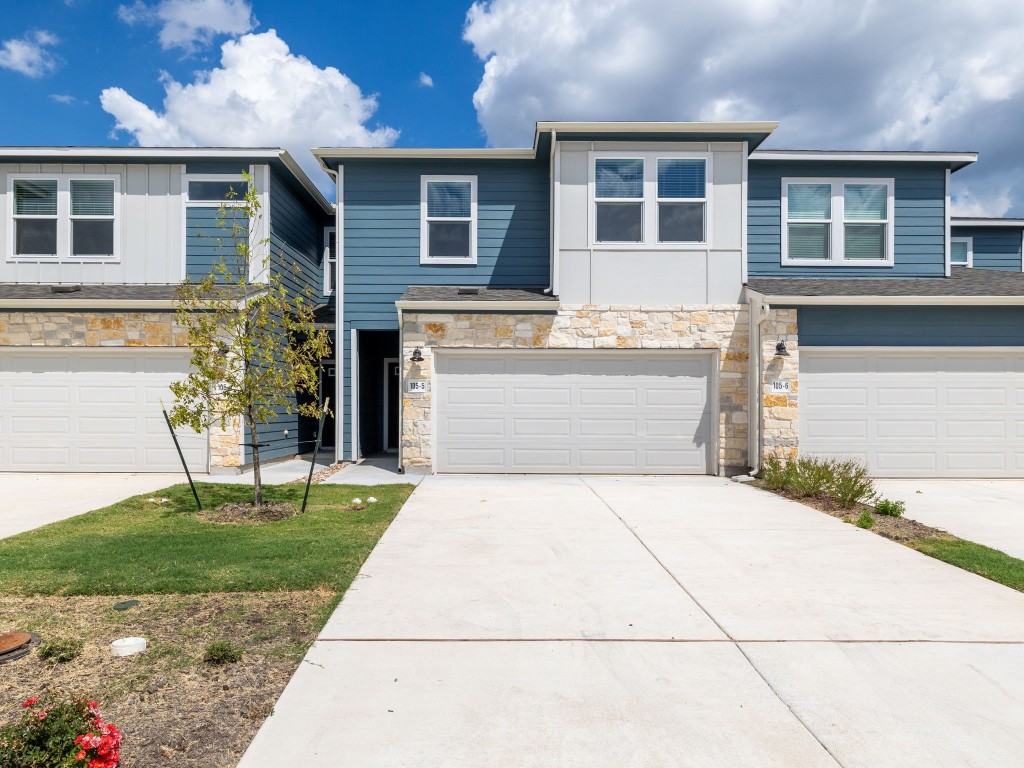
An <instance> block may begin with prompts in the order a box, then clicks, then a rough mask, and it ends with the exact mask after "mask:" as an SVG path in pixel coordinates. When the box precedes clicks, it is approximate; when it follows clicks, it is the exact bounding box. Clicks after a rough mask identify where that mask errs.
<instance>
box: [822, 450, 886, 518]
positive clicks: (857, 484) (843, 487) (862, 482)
mask: <svg viewBox="0 0 1024 768" xmlns="http://www.w3.org/2000/svg"><path fill="white" fill-rule="evenodd" d="M831 471H832V477H831V482H830V484H829V488H828V495H829V496H831V497H832V498H833V499H834V500H835V501H836V503H837V504H839V506H840V507H842V508H843V509H852V508H853V507H855V506H856V505H857V504H870V503H871V502H872V501H874V499H875V498H876V497H877V496H878V493H877V491H875V481H874V480H872V479H871V476H870V475H868V470H867V468H866V467H865V466H864V465H863V464H861V463H860V462H858V461H842V462H832V467H831Z"/></svg>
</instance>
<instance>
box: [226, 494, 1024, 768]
mask: <svg viewBox="0 0 1024 768" xmlns="http://www.w3.org/2000/svg"><path fill="white" fill-rule="evenodd" d="M1022 722H1024V595H1021V594H1019V593H1017V592H1014V591H1012V590H1009V589H1007V588H1005V587H1001V586H999V585H997V584H994V583H992V582H989V581H986V580H985V579H982V578H980V577H977V576H974V575H972V574H968V573H965V572H963V571H960V570H958V569H956V568H953V567H951V566H947V565H945V564H943V563H940V562H937V561H935V560H931V559H929V558H927V557H925V556H923V555H920V554H918V553H916V552H913V551H911V550H909V549H906V548H904V547H902V546H900V545H898V544H894V543H892V542H889V541H887V540H884V539H882V538H880V537H878V536H875V535H874V534H871V533H869V532H867V531H862V530H860V529H858V528H855V527H854V526H851V525H847V524H844V523H842V522H840V521H838V520H836V519H834V518H831V517H828V516H827V515H823V514H821V513H819V512H816V511H814V510H810V509H808V508H806V507H804V506H802V505H799V504H796V503H794V502H789V501H786V500H784V499H781V498H779V497H776V496H773V495H770V494H767V493H763V492H760V491H757V490H755V489H752V488H748V487H744V486H740V485H739V484H736V483H731V482H728V481H725V480H721V479H717V478H704V477H702V478H634V479H629V478H587V479H581V478H559V477H531V478H525V477H437V476H431V477H427V478H426V479H425V480H424V481H423V482H422V483H421V484H420V486H419V488H418V489H417V491H416V492H415V493H414V494H413V496H412V498H411V499H410V501H409V502H408V503H407V504H406V506H405V508H404V509H403V510H402V512H401V513H400V514H399V516H398V518H397V520H396V522H395V523H394V524H393V525H392V527H391V528H390V529H389V530H388V531H387V533H386V534H385V535H384V537H383V538H382V539H381V542H380V544H379V545H378V546H377V548H376V549H375V550H374V552H373V554H372V555H371V557H370V558H369V560H368V561H367V563H366V564H365V566H364V568H363V570H362V572H361V574H360V576H359V577H358V578H357V580H356V582H355V583H354V584H353V586H352V588H351V589H350V590H349V592H348V594H347V595H346V597H345V599H344V601H343V602H342V604H341V605H340V606H339V608H338V610H337V611H336V612H335V614H334V615H333V616H332V617H331V619H330V621H329V622H328V624H327V625H326V627H325V628H324V630H323V631H322V633H321V635H320V638H319V639H318V641H317V642H316V643H315V644H314V645H313V647H312V648H311V650H310V652H309V653H308V655H307V657H306V659H305V661H304V663H303V664H301V665H300V667H299V669H298V670H297V672H296V673H295V676H294V677H293V679H292V681H291V682H290V683H289V685H288V687H287V689H286V690H285V692H284V694H283V696H282V697H281V699H280V701H279V702H278V704H277V706H276V707H275V710H274V714H273V715H272V716H271V717H270V718H269V719H268V720H267V721H266V723H265V724H264V725H263V727H262V728H261V730H260V732H259V734H258V735H257V737H256V739H255V740H254V741H253V743H252V745H251V747H250V748H249V750H248V752H247V753H246V755H245V756H244V758H243V760H242V762H241V763H240V768H264V767H267V768H269V766H279V765H303V766H306V767H307V768H319V767H320V766H323V767H324V768H327V767H328V766H331V767H332V768H333V766H338V765H345V766H354V767H358V768H374V767H377V766H380V767H381V768H383V767H385V766H387V767H388V768H401V767H402V766H409V767H410V768H411V767H412V766H416V768H428V767H430V766H438V767H440V766H445V768H458V767H461V766H467V767H468V766H474V767H475V766H481V765H496V766H503V767H504V766H538V767H540V766H545V767H546V766H553V765H557V766H560V767H561V766H580V767H581V768H582V767H583V766H586V767H587V768H600V767H603V766H608V767H609V768H611V767H612V766H614V767H615V768H621V767H632V766H636V767H637V768H639V767H640V766H702V767H704V766H708V767H710V766H723V767H725V766H728V768H739V767H749V768H755V767H756V768H766V767H772V766H779V767H780V768H781V767H782V766H786V768H804V767H806V768H812V767H813V768H817V767H818V766H822V767H825V766H830V767H832V768H835V766H844V768H852V767H853V766H858V767H860V766H863V767H864V768H869V767H870V768H879V767H885V766H900V768H917V767H918V766H920V768H944V767H946V766H948V767H949V768H967V767H969V766H979V767H980V766H985V767H986V768H990V767H992V766H1012V765H1019V764H1020V759H1021V755H1022V754H1024V729H1022V728H1021V727H1020V724H1021V723H1022Z"/></svg>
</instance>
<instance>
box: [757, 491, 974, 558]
mask: <svg viewBox="0 0 1024 768" xmlns="http://www.w3.org/2000/svg"><path fill="white" fill-rule="evenodd" d="M752 485H753V486H754V487H755V488H760V489H761V490H764V491H768V492H770V493H774V494H777V495H779V496H784V497H785V498H787V499H792V500H793V501H799V502H800V503H801V504H806V505H807V506H808V507H814V509H817V510H820V511H821V512H824V513H826V514H829V515H832V517H838V518H839V519H840V520H844V521H846V522H850V523H853V522H856V520H857V518H858V517H860V516H861V514H862V513H864V512H867V513H868V514H870V515H871V518H872V519H873V520H874V524H873V525H872V526H871V528H870V530H871V531H872V532H874V533H877V534H878V535H879V536H885V538H887V539H892V540H893V541H898V542H900V543H902V544H906V543H907V542H911V541H915V540H917V539H947V540H953V539H956V536H953V535H952V534H949V533H946V531H943V530H941V529H939V528H932V527H931V526H929V525H925V524H924V523H919V522H917V520H911V519H910V518H907V517H891V516H889V515H880V514H878V513H877V512H875V508H874V507H873V506H870V505H868V504H857V505H856V506H854V507H852V508H850V509H843V508H842V507H840V506H839V505H838V504H836V503H835V501H833V500H832V499H829V498H817V497H813V496H805V497H797V496H794V495H793V494H790V493H786V492H785V491H776V490H775V489H773V488H769V487H767V486H766V485H765V484H764V483H763V482H761V481H760V480H755V481H754V482H753V483H752Z"/></svg>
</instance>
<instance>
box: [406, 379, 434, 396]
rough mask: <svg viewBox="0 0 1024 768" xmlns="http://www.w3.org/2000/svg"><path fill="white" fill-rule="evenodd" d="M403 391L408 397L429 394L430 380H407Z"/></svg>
mask: <svg viewBox="0 0 1024 768" xmlns="http://www.w3.org/2000/svg"><path fill="white" fill-rule="evenodd" d="M405 391H406V392H408V393H409V394H410V395H411V394H415V393H417V392H429V391H430V380H429V379H409V380H408V381H407V382H405Z"/></svg>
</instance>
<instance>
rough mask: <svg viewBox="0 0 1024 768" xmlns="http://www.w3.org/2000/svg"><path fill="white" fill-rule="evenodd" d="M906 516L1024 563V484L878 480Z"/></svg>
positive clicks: (1019, 481) (879, 487) (1022, 481)
mask: <svg viewBox="0 0 1024 768" xmlns="http://www.w3.org/2000/svg"><path fill="white" fill-rule="evenodd" d="M875 485H876V486H877V487H878V489H879V491H881V493H882V495H883V496H886V497H888V498H891V499H902V500H903V501H905V502H906V503H907V517H911V518H913V519H914V520H919V521H920V522H922V523H924V524H926V525H931V526H934V527H935V528H942V529H943V530H946V531H949V532H950V533H952V534H953V535H955V536H959V537H960V538H962V539H970V540H971V541H976V542H978V543H979V544H985V545H986V546H989V547H992V548H994V549H999V550H1002V551H1003V552H1005V553H1006V554H1008V555H1013V556H1014V557H1019V558H1021V559H1024V480H876V481H875Z"/></svg>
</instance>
